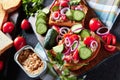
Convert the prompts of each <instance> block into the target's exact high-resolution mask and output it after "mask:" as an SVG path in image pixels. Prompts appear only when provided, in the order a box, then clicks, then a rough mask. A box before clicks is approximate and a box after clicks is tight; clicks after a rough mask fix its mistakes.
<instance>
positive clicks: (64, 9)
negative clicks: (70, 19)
mask: <svg viewBox="0 0 120 80" xmlns="http://www.w3.org/2000/svg"><path fill="white" fill-rule="evenodd" d="M68 10H70V8H69V7H65V8H62V9H61V10H60V14H62V15H65V12H66V11H68Z"/></svg>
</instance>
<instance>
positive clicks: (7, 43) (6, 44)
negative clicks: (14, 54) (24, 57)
mask: <svg viewBox="0 0 120 80" xmlns="http://www.w3.org/2000/svg"><path fill="white" fill-rule="evenodd" d="M12 45H13V41H12V40H11V39H10V38H8V37H7V36H6V35H5V34H4V33H3V32H2V31H0V55H1V54H2V53H3V52H4V51H6V50H7V49H8V48H10V47H12Z"/></svg>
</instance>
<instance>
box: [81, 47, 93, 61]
mask: <svg viewBox="0 0 120 80" xmlns="http://www.w3.org/2000/svg"><path fill="white" fill-rule="evenodd" d="M91 55H92V51H91V50H90V49H89V48H87V47H82V48H80V50H79V56H80V58H81V59H88V58H89V57H90V56H91Z"/></svg>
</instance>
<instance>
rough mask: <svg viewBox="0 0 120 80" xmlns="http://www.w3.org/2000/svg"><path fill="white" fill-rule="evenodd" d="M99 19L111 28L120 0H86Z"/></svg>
mask: <svg viewBox="0 0 120 80" xmlns="http://www.w3.org/2000/svg"><path fill="white" fill-rule="evenodd" d="M86 1H87V3H88V5H89V6H90V7H91V8H92V9H93V10H94V11H95V13H96V14H97V16H98V17H99V19H100V20H101V21H102V22H103V23H104V24H105V25H106V26H107V27H108V28H109V29H111V28H112V26H113V24H114V22H115V20H116V18H117V16H118V15H119V13H120V0H86Z"/></svg>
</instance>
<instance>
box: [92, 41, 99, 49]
mask: <svg viewBox="0 0 120 80" xmlns="http://www.w3.org/2000/svg"><path fill="white" fill-rule="evenodd" d="M97 47H98V43H97V41H95V40H93V41H92V42H91V43H90V48H91V49H92V50H96V49H97Z"/></svg>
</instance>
